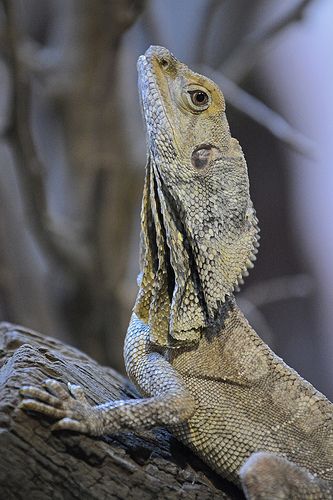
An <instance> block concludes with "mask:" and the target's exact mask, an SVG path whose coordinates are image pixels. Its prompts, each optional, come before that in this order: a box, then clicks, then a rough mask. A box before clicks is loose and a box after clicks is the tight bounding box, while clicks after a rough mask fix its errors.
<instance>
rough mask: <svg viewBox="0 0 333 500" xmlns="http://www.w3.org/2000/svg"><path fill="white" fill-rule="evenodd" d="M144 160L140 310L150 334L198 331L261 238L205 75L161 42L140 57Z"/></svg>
mask: <svg viewBox="0 0 333 500" xmlns="http://www.w3.org/2000/svg"><path fill="white" fill-rule="evenodd" d="M138 72H139V93H140V98H141V105H142V111H143V116H144V121H145V124H146V130H147V145H148V164H147V175H146V183H145V190H144V197H143V208H142V258H141V268H142V272H141V279H140V292H139V295H138V299H137V303H136V308H135V310H136V312H137V313H138V315H139V316H140V317H141V318H142V319H143V320H144V321H146V322H148V323H149V325H150V327H151V332H152V337H153V340H154V341H155V342H157V343H159V344H162V345H165V344H166V343H167V339H168V338H170V337H171V338H173V339H177V340H186V341H190V340H196V339H197V338H198V337H199V336H200V332H201V331H202V328H204V327H205V326H208V325H209V324H211V323H213V322H214V321H216V320H217V319H218V317H219V312H220V311H221V307H222V304H223V303H224V302H225V300H226V298H227V297H228V296H230V295H232V294H233V292H234V291H235V290H237V289H238V287H239V285H240V284H241V283H242V282H243V277H244V276H246V275H247V270H248V268H249V267H253V264H252V261H253V260H255V254H256V252H257V250H256V249H257V247H258V227H257V219H256V216H255V212H254V209H253V206H252V202H251V199H250V195H249V181H248V174H247V167H246V162H245V159H244V155H243V153H242V150H241V148H240V146H239V144H238V142H237V140H236V139H233V138H232V137H231V135H230V130H229V126H228V122H227V119H226V115H225V101H224V97H223V94H222V92H221V91H220V89H219V88H218V86H217V85H216V84H215V83H214V82H213V81H212V80H210V79H209V78H206V77H205V76H202V75H199V74H197V73H194V72H193V71H191V70H190V69H189V68H188V67H187V66H186V65H185V64H183V63H181V62H180V61H178V60H177V59H176V58H175V57H174V56H173V55H172V54H171V53H170V52H169V51H168V50H167V49H165V48H163V47H154V46H153V47H150V48H149V49H148V51H147V52H146V53H145V55H144V56H141V57H140V58H139V60H138Z"/></svg>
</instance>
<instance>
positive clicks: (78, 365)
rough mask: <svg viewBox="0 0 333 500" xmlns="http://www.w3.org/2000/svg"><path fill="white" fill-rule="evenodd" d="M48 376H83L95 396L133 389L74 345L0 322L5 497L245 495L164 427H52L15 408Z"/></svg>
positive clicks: (0, 476)
mask: <svg viewBox="0 0 333 500" xmlns="http://www.w3.org/2000/svg"><path fill="white" fill-rule="evenodd" d="M49 377H51V378H56V379H57V380H60V381H63V382H64V383H66V382H67V381H69V382H72V383H76V384H80V385H81V386H82V387H83V388H84V389H85V391H86V394H87V395H88V397H89V400H90V401H91V403H101V402H105V401H107V400H110V399H119V398H130V397H134V396H135V390H134V388H133V387H132V386H131V384H130V383H129V382H128V380H127V379H125V378H124V377H122V376H121V375H119V374H118V373H117V372H115V371H114V370H112V369H111V368H106V367H103V366H100V365H98V364H97V363H96V362H95V361H93V360H92V359H91V358H89V357H88V356H86V355H85V354H83V353H82V352H80V351H78V350H77V349H74V348H72V347H70V346H67V345H65V344H63V343H61V342H59V341H57V340H55V339H51V338H47V337H43V336H41V335H40V334H38V333H36V332H33V331H31V330H28V329H26V328H23V327H19V326H16V325H11V324H8V323H1V324H0V391H1V392H0V449H1V453H0V500H7V499H8V500H11V499H15V500H16V499H33V500H41V499H44V498H45V499H46V498H47V499H59V500H60V499H75V498H78V499H80V500H85V499H99V500H101V499H109V498H110V499H112V498H117V499H125V498H126V499H127V498H140V499H150V498H152V499H153V498H154V499H156V498H157V499H176V498H177V499H179V498H188V499H192V498H193V499H194V498H200V499H215V498H222V499H228V498H229V499H236V498H243V497H242V496H241V494H240V493H239V492H238V489H237V488H235V487H234V486H232V485H231V484H229V483H227V482H226V481H223V480H222V479H221V478H220V477H219V476H217V475H216V474H214V473H213V472H212V471H210V469H209V468H208V467H206V466H205V465H204V464H203V463H202V462H201V461H200V460H199V459H198V458H196V457H195V456H194V455H193V454H192V453H191V452H190V451H189V450H187V449H186V448H185V447H183V446H182V445H181V444H180V443H178V442H177V441H176V440H175V439H174V438H172V437H171V436H170V434H169V433H168V432H167V431H165V430H162V429H158V430H155V431H152V432H141V433H138V434H136V435H134V434H132V433H122V434H119V435H117V436H111V437H105V438H103V439H96V438H90V437H87V436H83V435H78V434H74V433H69V432H58V433H54V434H52V433H51V432H50V426H49V423H50V422H49V421H48V420H47V419H45V418H41V417H39V418H35V417H33V416H32V415H27V414H25V413H24V412H22V411H21V410H18V409H17V404H18V402H19V400H20V396H19V388H20V387H21V386H22V385H26V384H36V383H37V384H38V383H40V382H41V381H43V380H44V379H45V378H49Z"/></svg>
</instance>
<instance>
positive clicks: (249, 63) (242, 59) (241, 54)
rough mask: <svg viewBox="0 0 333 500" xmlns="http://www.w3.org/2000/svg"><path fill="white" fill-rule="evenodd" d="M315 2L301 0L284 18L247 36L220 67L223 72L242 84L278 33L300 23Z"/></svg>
mask: <svg viewBox="0 0 333 500" xmlns="http://www.w3.org/2000/svg"><path fill="white" fill-rule="evenodd" d="M312 1H313V0H301V1H300V2H299V3H298V4H297V5H296V6H294V7H293V8H291V9H290V10H289V11H287V12H286V13H285V14H284V15H283V16H282V17H280V18H279V19H277V20H276V21H273V22H272V23H271V24H270V25H268V26H263V27H262V26H260V27H259V28H258V29H257V30H256V31H255V32H253V33H251V34H249V35H248V36H246V37H245V38H244V39H243V41H242V42H241V43H239V45H237V46H236V48H235V49H234V51H233V52H232V53H231V54H230V56H229V57H228V59H227V60H226V61H224V62H223V63H222V65H221V67H220V70H221V72H222V73H223V74H224V75H227V76H228V78H230V79H231V80H232V81H234V82H240V81H241V80H243V79H244V77H245V76H246V75H247V74H248V73H249V71H250V70H251V69H252V67H253V66H254V64H255V63H256V62H257V61H258V58H259V55H260V52H261V51H262V50H264V49H265V47H266V44H267V42H270V41H271V39H272V38H274V37H275V36H276V35H277V34H278V33H280V32H281V31H282V30H284V29H285V28H286V27H288V26H290V24H291V23H294V22H297V21H300V20H301V19H302V18H303V16H304V13H305V10H306V8H307V7H308V6H309V4H310V3H311V2H312Z"/></svg>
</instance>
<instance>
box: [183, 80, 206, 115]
mask: <svg viewBox="0 0 333 500" xmlns="http://www.w3.org/2000/svg"><path fill="white" fill-rule="evenodd" d="M184 90H185V92H184V93H183V96H184V98H185V102H187V104H188V106H189V107H190V108H191V109H192V110H193V111H196V112H198V111H204V110H205V109H207V108H208V106H209V105H210V103H211V100H212V98H211V96H210V94H209V92H207V91H206V89H205V88H203V87H200V86H197V85H193V84H192V85H189V86H188V87H187V88H186V89H184Z"/></svg>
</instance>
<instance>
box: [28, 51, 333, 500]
mask: <svg viewBox="0 0 333 500" xmlns="http://www.w3.org/2000/svg"><path fill="white" fill-rule="evenodd" d="M138 71H139V91H140V96H141V104H142V110H143V116H144V120H145V123H146V129H147V143H148V162H147V169H146V180H145V186H144V194H143V204H142V233H141V236H142V238H141V273H140V275H139V293H138V297H137V300H136V304H135V307H134V313H133V315H132V319H131V322H130V325H129V329H128V332H127V336H126V341H125V362H126V369H127V372H128V375H129V376H130V378H131V379H132V381H133V382H134V383H135V385H136V386H137V387H138V389H139V391H140V393H141V394H142V396H143V399H137V400H126V401H116V402H107V403H105V404H102V405H98V406H94V407H92V406H90V405H89V404H88V403H87V401H86V399H85V396H84V393H83V390H82V389H81V388H80V387H78V386H73V385H71V384H69V385H68V389H67V388H66V389H65V388H64V387H63V386H62V385H61V384H60V383H59V382H57V381H54V380H47V381H46V382H45V384H44V387H41V388H38V387H24V388H23V389H22V391H21V392H22V394H23V396H24V400H23V401H22V402H21V405H20V406H21V408H24V409H25V410H34V411H37V412H40V413H42V414H45V415H49V416H50V417H54V418H55V419H56V420H57V423H56V424H55V425H54V427H53V428H54V429H70V430H74V431H78V432H82V433H87V434H91V435H94V436H98V435H103V434H110V433H114V432H118V431H121V430H123V429H126V430H132V431H135V430H138V429H141V428H151V427H153V426H156V425H160V426H166V427H168V428H169V429H170V430H171V431H172V433H173V434H174V435H175V436H176V437H177V438H178V439H179V440H180V441H182V442H183V443H185V444H186V445H188V446H189V447H190V448H191V449H192V450H194V451H195V452H196V453H197V454H198V455H199V456H200V457H201V458H202V459H203V460H204V461H205V462H207V463H208V464H209V465H210V466H211V467H212V468H213V469H215V471H217V472H218V473H219V474H221V475H222V476H224V477H226V478H228V479H230V480H231V481H233V482H235V483H236V484H238V485H239V486H241V487H242V488H243V490H244V493H245V495H246V497H247V498H249V499H259V498H260V499H278V498H279V499H280V498H288V499H289V498H292V499H302V500H303V499H322V498H326V499H328V498H333V405H332V404H331V403H330V402H329V401H328V400H327V399H326V398H325V397H324V396H323V395H322V394H320V393H319V392H318V391H317V390H316V389H314V388H313V387H312V386H311V384H309V383H308V382H306V381H305V380H303V379H302V378H301V377H300V376H299V375H298V374H297V373H296V372H295V371H294V370H292V369H291V368H289V367H288V366H287V365H286V364H285V363H284V362H283V361H282V360H281V359H280V358H278V357H277V356H276V355H275V354H274V353H273V352H272V351H271V350H270V349H269V347H268V346H267V345H266V344H265V343H264V342H263V341H262V340H261V339H260V338H259V337H258V335H257V334H256V332H255V331H254V330H253V329H252V328H251V326H250V325H249V323H248V322H247V320H246V319H245V317H244V316H243V314H242V313H241V311H240V309H239V308H238V307H237V305H236V302H235V299H234V291H236V290H237V289H238V287H239V286H240V284H241V283H242V281H243V277H244V276H246V275H247V274H248V271H247V270H248V268H251V267H253V261H254V260H255V254H256V252H257V247H258V226H257V219H256V215H255V211H254V209H253V206H252V202H251V199H250V195H249V181H248V174H247V167H246V162H245V159H244V155H243V153H242V150H241V147H240V146H239V144H238V142H237V140H236V139H233V138H232V137H231V135H230V131H229V126H228V122H227V119H226V115H225V103H224V98H223V95H222V93H221V91H220V90H219V88H218V87H217V86H216V84H215V83H214V82H212V81H211V80H209V79H208V78H206V77H204V76H202V75H199V74H197V73H194V72H192V71H191V70H190V69H189V68H188V67H187V66H185V64H182V63H181V62H179V61H178V60H177V59H176V58H175V57H174V56H173V55H172V54H171V53H170V52H169V51H168V50H167V49H164V48H162V47H151V48H150V49H149V50H148V51H147V52H146V54H145V55H144V56H141V57H140V58H139V61H138Z"/></svg>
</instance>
